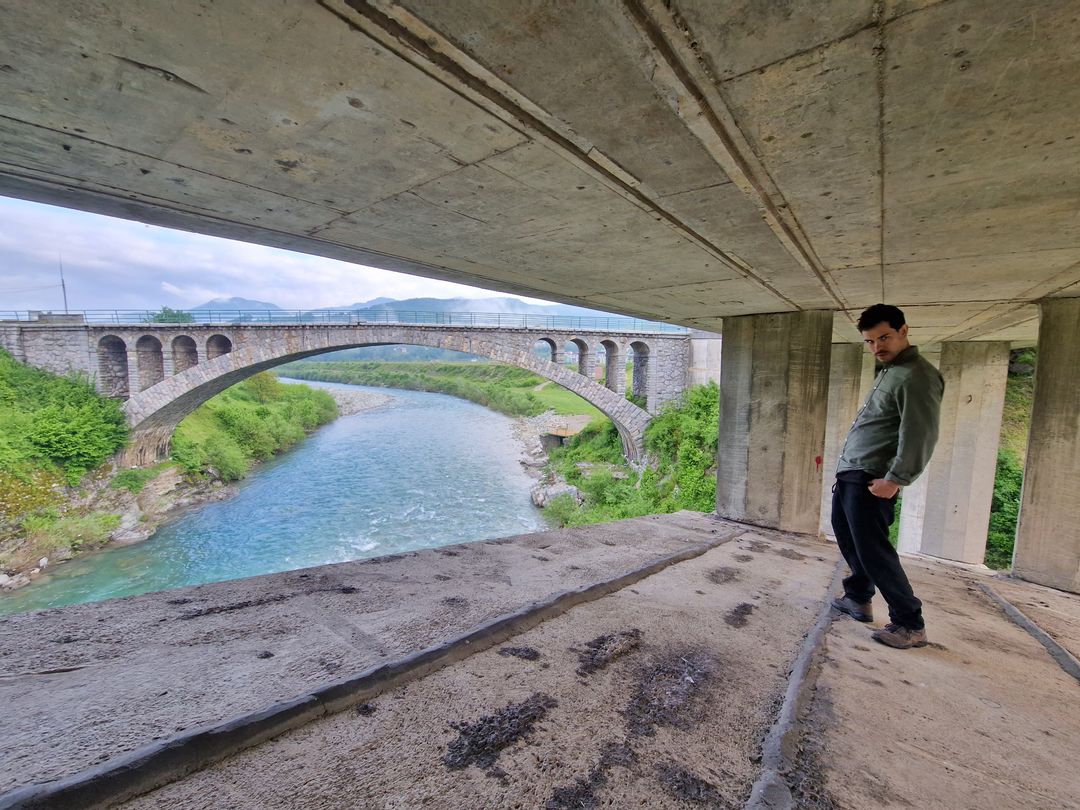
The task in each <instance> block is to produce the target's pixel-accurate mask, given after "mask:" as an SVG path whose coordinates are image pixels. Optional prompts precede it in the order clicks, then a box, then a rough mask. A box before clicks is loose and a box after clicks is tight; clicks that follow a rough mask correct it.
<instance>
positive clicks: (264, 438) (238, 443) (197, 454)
mask: <svg viewBox="0 0 1080 810" xmlns="http://www.w3.org/2000/svg"><path fill="white" fill-rule="evenodd" d="M336 417H337V405H336V404H335V403H334V399H333V397H331V396H330V395H329V394H328V393H326V392H325V391H317V390H313V389H311V388H307V387H306V386H302V385H284V384H282V383H281V382H280V381H279V380H278V379H277V378H276V377H274V376H272V375H271V374H267V373H265V372H264V373H261V374H256V375H255V376H254V377H251V378H249V379H247V380H245V381H244V382H242V383H239V384H238V385H234V386H233V387H232V388H230V389H228V390H227V391H223V392H222V393H220V394H218V395H217V396H216V397H214V398H213V399H210V400H208V401H207V402H205V403H204V404H203V405H201V406H200V407H199V408H197V409H196V410H195V411H194V412H193V413H191V414H190V415H189V416H187V418H185V419H184V420H183V421H182V422H181V423H180V426H179V427H178V428H177V429H176V433H175V434H173V441H172V455H173V460H174V461H175V462H176V463H177V464H178V465H179V466H180V467H181V469H183V470H184V471H185V472H187V473H189V474H193V475H213V476H216V477H218V478H221V479H222V480H224V481H236V480H238V479H240V478H243V477H244V475H245V474H246V473H247V471H248V470H249V469H250V468H251V465H252V464H254V463H255V462H256V461H260V460H263V459H267V458H270V457H271V456H272V455H274V454H275V453H277V452H279V451H281V450H283V449H285V448H287V447H290V446H291V445H293V444H295V443H296V442H298V441H300V439H302V438H304V436H305V435H306V433H307V432H308V431H311V430H314V429H315V428H317V427H319V426H320V425H324V424H326V423H327V422H330V421H332V420H333V419H335V418H336Z"/></svg>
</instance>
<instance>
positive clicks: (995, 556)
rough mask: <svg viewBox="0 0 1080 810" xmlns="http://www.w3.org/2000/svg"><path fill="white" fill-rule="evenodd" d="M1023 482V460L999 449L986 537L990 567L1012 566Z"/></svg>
mask: <svg viewBox="0 0 1080 810" xmlns="http://www.w3.org/2000/svg"><path fill="white" fill-rule="evenodd" d="M1023 483H1024V468H1023V466H1022V465H1021V464H1020V460H1019V459H1018V458H1017V457H1016V455H1015V454H1014V453H1012V452H1011V451H1009V450H1004V449H1003V450H999V451H998V459H997V473H996V476H995V478H994V496H993V499H992V500H991V502H990V531H989V533H988V534H987V538H986V564H987V566H989V567H990V568H998V569H1001V568H1010V567H1011V566H1012V558H1013V545H1014V543H1015V540H1016V521H1017V517H1018V516H1019V514H1020V490H1021V487H1022V486H1023Z"/></svg>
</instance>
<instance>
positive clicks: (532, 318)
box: [0, 309, 689, 334]
mask: <svg viewBox="0 0 1080 810" xmlns="http://www.w3.org/2000/svg"><path fill="white" fill-rule="evenodd" d="M80 317H81V319H82V320H81V321H80V320H79V318H80ZM0 321H18V322H21V323H27V322H30V323H34V322H37V323H41V322H50V323H55V324H61V323H76V322H78V323H87V324H116V325H136V324H155V325H160V326H166V325H176V324H186V323H190V324H199V325H201V324H223V325H235V326H245V325H249V324H272V325H286V324H307V325H321V324H326V325H349V324H401V325H405V326H488V327H491V326H494V327H499V328H503V329H537V330H560V331H604V332H653V333H655V332H668V333H672V334H686V333H687V332H688V331H689V330H688V329H687V328H686V327H683V326H677V325H675V324H670V323H657V322H654V321H644V320H638V319H637V318H625V317H619V316H612V317H609V318H607V317H605V318H596V317H575V316H572V315H532V314H515V313H505V312H429V311H425V310H385V309H367V310H364V309H361V310H347V309H346V310H322V309H317V310H316V309H308V310H226V309H194V310H165V311H158V312H152V311H149V310H133V309H84V310H74V311H70V312H68V313H65V314H60V313H47V312H36V311H33V310H31V311H18V312H17V311H14V310H8V311H4V310H0Z"/></svg>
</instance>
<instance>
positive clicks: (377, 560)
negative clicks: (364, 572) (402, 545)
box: [363, 554, 405, 565]
mask: <svg viewBox="0 0 1080 810" xmlns="http://www.w3.org/2000/svg"><path fill="white" fill-rule="evenodd" d="M404 559H405V555H404V554H387V555H386V556H385V557H372V558H370V559H367V560H364V562H363V564H364V565H382V564H383V563H388V562H397V561H398V560H404Z"/></svg>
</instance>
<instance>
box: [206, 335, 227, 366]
mask: <svg viewBox="0 0 1080 810" xmlns="http://www.w3.org/2000/svg"><path fill="white" fill-rule="evenodd" d="M232 350H233V343H232V341H231V340H230V339H229V338H227V337H225V335H211V336H210V337H208V338H207V339H206V357H207V359H209V360H213V359H214V358H215V357H221V355H223V354H228V353H229V352H231V351H232Z"/></svg>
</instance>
